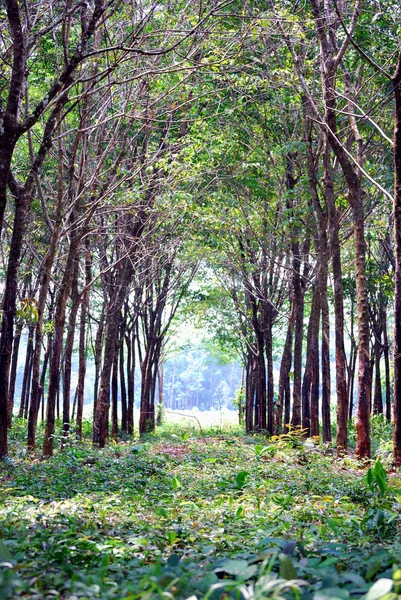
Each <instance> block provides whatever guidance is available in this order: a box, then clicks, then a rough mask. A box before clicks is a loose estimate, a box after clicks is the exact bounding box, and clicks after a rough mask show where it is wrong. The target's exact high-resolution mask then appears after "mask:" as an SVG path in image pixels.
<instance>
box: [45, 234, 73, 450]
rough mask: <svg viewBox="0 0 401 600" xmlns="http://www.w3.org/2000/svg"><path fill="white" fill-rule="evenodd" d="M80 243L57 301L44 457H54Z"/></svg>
mask: <svg viewBox="0 0 401 600" xmlns="http://www.w3.org/2000/svg"><path fill="white" fill-rule="evenodd" d="M78 243H79V240H78V239H77V238H75V237H74V238H73V239H72V240H71V243H70V248H69V252H68V257H67V262H66V265H65V269H64V276H63V279H62V282H61V285H60V289H59V291H58V295H57V301H56V309H55V314H54V338H53V344H52V354H51V360H50V378H49V390H48V394H47V411H46V428H45V436H44V440H43V455H44V456H52V454H53V434H54V423H55V412H56V404H57V406H58V405H59V402H57V395H58V392H59V382H60V359H61V352H62V347H63V334H64V325H65V309H66V304H67V299H68V296H69V293H70V289H71V285H72V280H73V276H74V268H75V261H76V253H77V246H78Z"/></svg>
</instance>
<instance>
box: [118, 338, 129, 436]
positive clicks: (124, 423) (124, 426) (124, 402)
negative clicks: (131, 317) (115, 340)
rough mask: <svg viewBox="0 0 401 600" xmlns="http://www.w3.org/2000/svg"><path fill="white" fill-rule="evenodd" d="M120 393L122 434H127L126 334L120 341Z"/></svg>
mask: <svg viewBox="0 0 401 600" xmlns="http://www.w3.org/2000/svg"><path fill="white" fill-rule="evenodd" d="M119 365H120V392H121V433H127V431H128V423H127V386H126V383H125V362H124V333H123V334H122V337H121V339H120V358H119Z"/></svg>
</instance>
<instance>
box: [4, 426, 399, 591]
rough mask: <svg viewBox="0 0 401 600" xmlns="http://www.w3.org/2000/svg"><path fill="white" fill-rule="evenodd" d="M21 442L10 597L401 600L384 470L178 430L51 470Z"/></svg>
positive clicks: (73, 456)
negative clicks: (28, 454)
mask: <svg viewBox="0 0 401 600" xmlns="http://www.w3.org/2000/svg"><path fill="white" fill-rule="evenodd" d="M13 435H14V438H13V440H12V442H11V448H12V453H11V460H12V464H8V465H3V466H2V467H1V487H0V562H1V567H0V598H4V599H8V598H9V599H14V598H26V599H42V598H44V599H50V598H52V599H53V598H62V599H65V600H67V599H68V600H75V599H78V598H79V599H92V598H104V599H127V600H128V599H130V600H134V599H138V600H139V599H147V600H153V599H156V598H180V599H187V598H191V599H192V600H195V598H197V599H199V600H200V599H204V600H215V599H218V598H233V599H238V600H257V599H262V598H294V599H297V598H302V599H308V598H311V599H314V600H326V599H329V598H332V599H335V598H340V599H341V598H344V599H347V598H351V599H352V598H365V599H366V600H376V599H380V598H388V599H393V598H401V535H400V533H401V532H400V529H401V515H400V503H401V480H400V476H399V474H395V473H391V474H390V475H389V474H386V473H385V471H384V470H383V467H382V466H381V463H380V462H379V463H376V465H372V466H371V469H370V471H369V472H368V476H367V469H366V468H364V469H362V468H359V466H358V465H357V464H356V463H355V462H354V461H353V460H352V459H351V458H344V459H342V460H338V459H337V458H336V457H334V456H332V455H331V453H329V452H328V451H327V448H325V446H323V445H319V444H318V443H313V442H312V441H307V442H305V443H303V442H302V441H301V440H300V438H299V436H297V435H293V436H289V437H287V438H279V439H275V440H267V439H266V438H263V437H261V436H260V437H246V436H244V435H243V434H242V433H241V431H240V430H238V429H232V430H230V431H225V430H221V429H214V430H210V429H207V430H204V431H202V432H199V429H197V428H196V427H195V428H192V427H191V428H190V427H187V428H180V427H177V426H176V427H175V428H173V427H171V426H169V427H167V428H166V427H165V428H163V429H162V430H161V431H160V432H159V433H158V434H157V435H155V436H149V437H148V438H146V439H144V440H141V441H138V440H135V441H132V440H128V439H127V440H123V441H119V442H118V443H110V444H109V445H108V446H107V447H106V448H105V449H104V450H96V449H93V448H92V447H91V446H90V445H89V442H81V443H70V444H69V445H67V447H66V449H65V450H64V451H63V452H61V451H58V452H57V453H56V455H55V456H54V458H52V459H49V460H46V461H42V460H40V459H39V458H38V457H26V456H25V455H24V452H23V451H22V444H21V443H20V438H19V435H20V433H19V430H18V424H17V427H16V429H15V433H14V434H13ZM399 567H400V568H399Z"/></svg>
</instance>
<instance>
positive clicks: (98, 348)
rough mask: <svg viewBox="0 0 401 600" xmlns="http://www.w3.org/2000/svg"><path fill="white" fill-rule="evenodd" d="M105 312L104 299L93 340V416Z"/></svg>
mask: <svg viewBox="0 0 401 600" xmlns="http://www.w3.org/2000/svg"><path fill="white" fill-rule="evenodd" d="M106 312H107V302H106V299H104V300H103V305H102V312H101V313H100V317H99V324H98V328H97V332H96V339H95V356H94V360H95V383H94V388H93V416H95V413H96V402H97V398H98V395H99V380H100V371H101V366H102V346H103V334H104V328H105V315H106Z"/></svg>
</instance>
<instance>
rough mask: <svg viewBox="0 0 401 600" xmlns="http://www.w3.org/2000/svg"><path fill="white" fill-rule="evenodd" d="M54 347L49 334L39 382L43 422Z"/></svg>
mask: <svg viewBox="0 0 401 600" xmlns="http://www.w3.org/2000/svg"><path fill="white" fill-rule="evenodd" d="M52 347H53V334H52V333H49V334H48V336H47V347H46V352H45V356H44V359H43V365H42V372H41V374H40V382H39V400H38V414H39V408H40V403H42V421H44V420H45V410H44V409H45V399H44V395H45V379H46V373H47V367H48V364H49V358H50V356H51V353H52ZM31 405H32V403H31ZM28 435H29V423H28Z"/></svg>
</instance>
